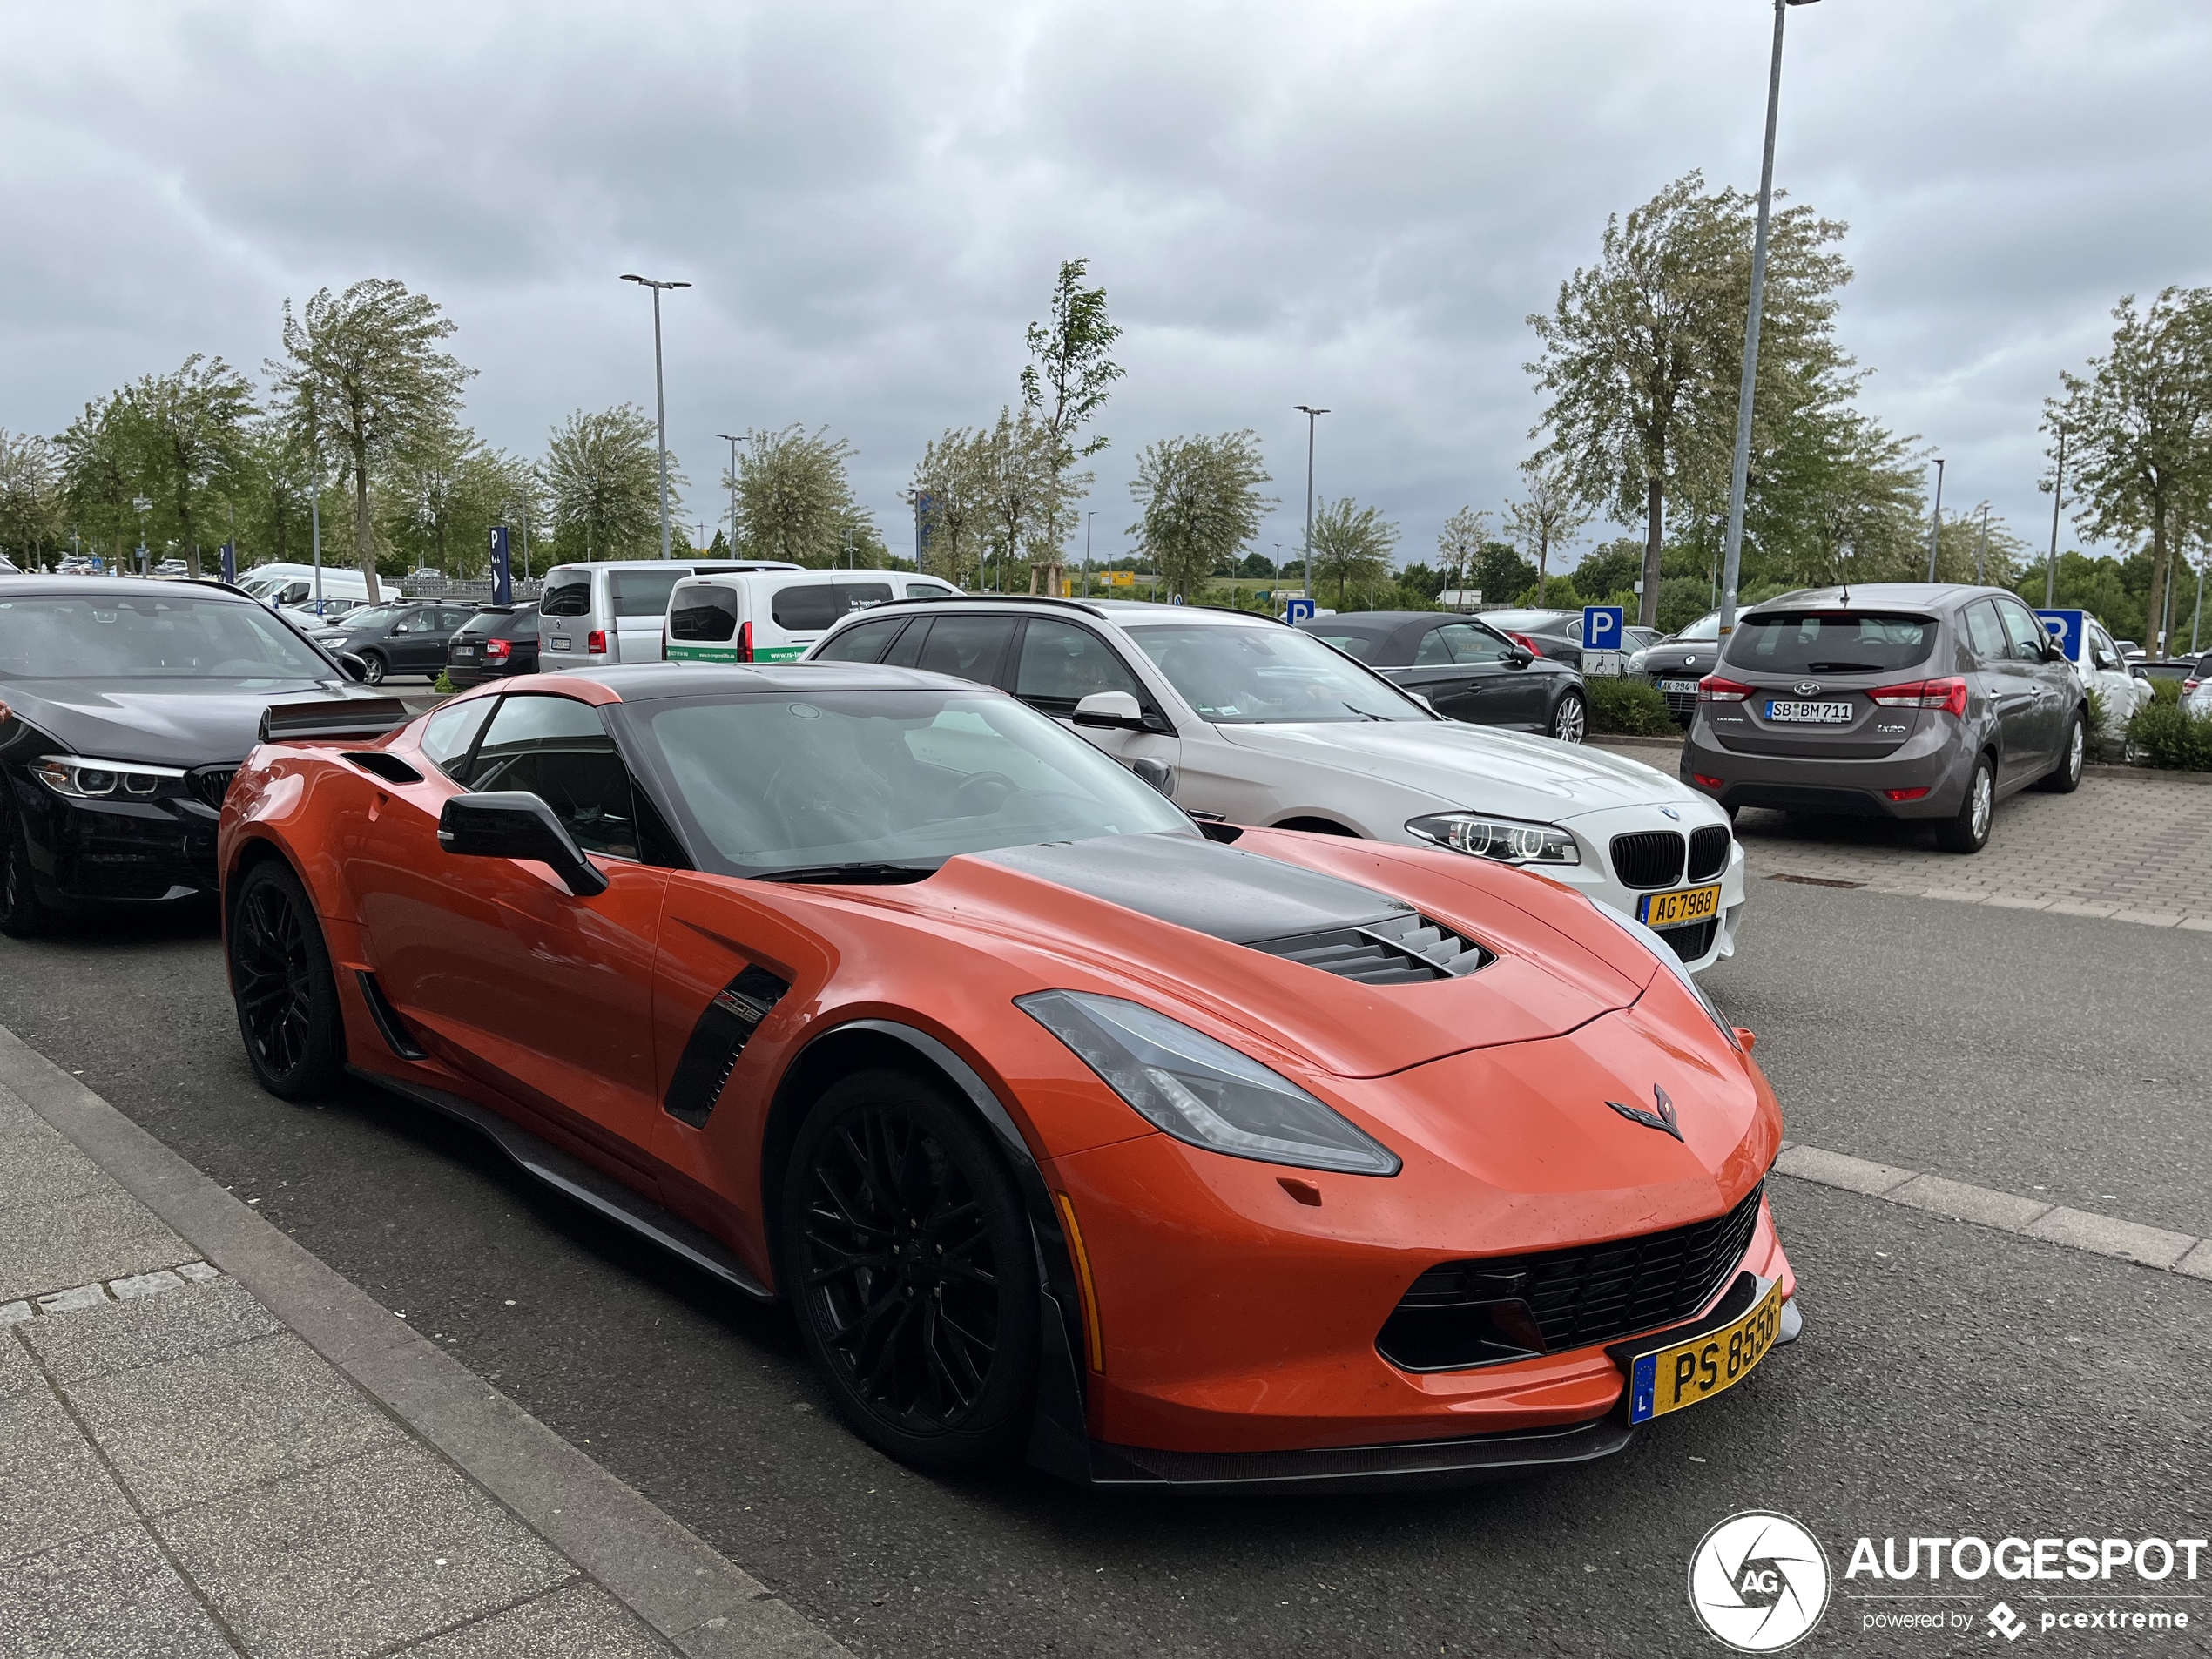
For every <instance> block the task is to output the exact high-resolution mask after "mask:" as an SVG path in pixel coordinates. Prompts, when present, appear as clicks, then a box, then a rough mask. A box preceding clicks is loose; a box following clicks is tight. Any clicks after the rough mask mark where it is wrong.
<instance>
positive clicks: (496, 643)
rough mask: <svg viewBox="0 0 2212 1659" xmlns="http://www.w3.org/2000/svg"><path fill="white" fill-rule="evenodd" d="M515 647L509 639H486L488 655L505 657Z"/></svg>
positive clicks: (486, 654)
mask: <svg viewBox="0 0 2212 1659" xmlns="http://www.w3.org/2000/svg"><path fill="white" fill-rule="evenodd" d="M514 649H515V648H514V646H512V645H510V644H508V643H507V641H505V640H503V639H487V640H486V641H484V655H485V656H487V657H504V656H506V655H507V654H508V653H509V651H513V650H514Z"/></svg>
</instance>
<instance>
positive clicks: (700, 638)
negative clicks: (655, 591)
mask: <svg viewBox="0 0 2212 1659" xmlns="http://www.w3.org/2000/svg"><path fill="white" fill-rule="evenodd" d="M737 632H738V596H737V595H736V594H734V593H732V592H731V591H730V590H729V589H727V588H725V587H719V586H717V585H714V584H712V583H708V584H706V585H704V586H701V587H697V588H678V589H677V590H676V597H675V598H674V599H673V600H672V601H671V603H670V605H669V608H668V637H670V638H671V639H688V640H692V641H697V642H700V643H703V644H720V643H722V642H723V641H725V640H728V639H734V638H735V637H737Z"/></svg>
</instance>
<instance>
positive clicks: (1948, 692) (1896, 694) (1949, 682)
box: [1866, 674, 1966, 715]
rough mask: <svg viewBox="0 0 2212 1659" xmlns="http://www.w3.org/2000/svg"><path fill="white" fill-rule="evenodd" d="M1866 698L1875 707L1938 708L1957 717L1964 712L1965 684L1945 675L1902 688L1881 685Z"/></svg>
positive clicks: (1962, 679) (1952, 676) (1954, 675)
mask: <svg viewBox="0 0 2212 1659" xmlns="http://www.w3.org/2000/svg"><path fill="white" fill-rule="evenodd" d="M1866 695H1867V696H1868V697H1870V698H1872V699H1873V700H1874V702H1875V704H1876V705H1877V706H1878V707H1881V708H1885V709H1941V710H1942V711H1944V712H1945V713H1946V714H1959V715H1963V714H1965V713H1966V680H1965V679H1964V678H1962V677H1960V676H1959V675H1957V674H1946V675H1945V676H1944V677H1943V678H1940V679H1932V680H1907V681H1905V684H1904V685H1885V686H1882V687H1881V688H1880V689H1878V690H1877V691H1869V692H1867V694H1866Z"/></svg>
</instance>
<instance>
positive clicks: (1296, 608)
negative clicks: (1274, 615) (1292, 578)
mask: <svg viewBox="0 0 2212 1659" xmlns="http://www.w3.org/2000/svg"><path fill="white" fill-rule="evenodd" d="M1313 611H1314V604H1313V601H1312V600H1311V599H1289V600H1285V602H1284V610H1283V620H1284V621H1285V622H1287V623H1289V624H1291V626H1292V627H1296V626H1297V625H1298V624H1299V623H1302V622H1311V621H1312V620H1313Z"/></svg>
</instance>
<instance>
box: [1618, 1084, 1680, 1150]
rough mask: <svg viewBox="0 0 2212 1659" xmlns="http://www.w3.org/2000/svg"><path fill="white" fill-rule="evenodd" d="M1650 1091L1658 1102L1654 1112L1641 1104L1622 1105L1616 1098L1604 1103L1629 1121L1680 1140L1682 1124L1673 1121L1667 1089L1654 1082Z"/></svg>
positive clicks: (1673, 1113) (1672, 1106)
mask: <svg viewBox="0 0 2212 1659" xmlns="http://www.w3.org/2000/svg"><path fill="white" fill-rule="evenodd" d="M1651 1092H1652V1094H1653V1096H1655V1097H1656V1099H1657V1101H1658V1103H1659V1109H1658V1110H1657V1111H1656V1112H1647V1111H1646V1110H1644V1109H1643V1108H1642V1107H1641V1106H1623V1105H1622V1103H1620V1102H1619V1101H1617V1100H1608V1101H1607V1102H1606V1104H1607V1105H1608V1106H1610V1107H1611V1108H1612V1109H1614V1110H1615V1111H1616V1112H1618V1113H1620V1114H1621V1116H1623V1117H1625V1118H1627V1119H1628V1120H1629V1122H1630V1123H1641V1124H1642V1125H1643V1126H1644V1128H1646V1129H1656V1130H1661V1131H1662V1132H1663V1133H1665V1134H1668V1135H1671V1136H1674V1137H1675V1138H1676V1140H1678V1141H1679V1140H1681V1139H1682V1126H1681V1125H1680V1124H1679V1123H1676V1121H1675V1103H1674V1102H1673V1101H1671V1100H1669V1099H1668V1098H1667V1091H1666V1090H1665V1089H1662V1088H1660V1087H1659V1086H1658V1085H1657V1084H1656V1083H1654V1084H1653V1085H1652V1087H1651Z"/></svg>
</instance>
